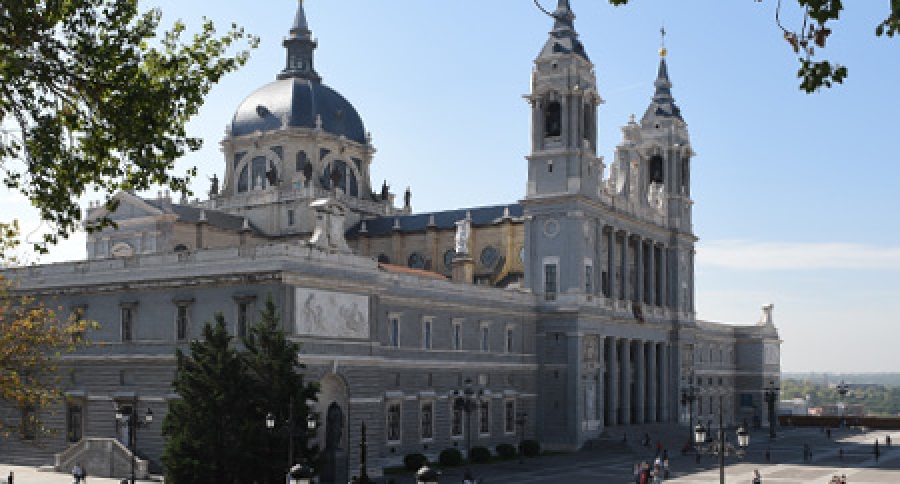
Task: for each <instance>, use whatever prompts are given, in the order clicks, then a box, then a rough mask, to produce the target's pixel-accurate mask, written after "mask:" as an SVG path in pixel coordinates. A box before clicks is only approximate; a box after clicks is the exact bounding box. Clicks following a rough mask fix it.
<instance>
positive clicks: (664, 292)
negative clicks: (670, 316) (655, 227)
mask: <svg viewBox="0 0 900 484" xmlns="http://www.w3.org/2000/svg"><path fill="white" fill-rule="evenodd" d="M603 236H604V238H605V241H604V243H605V245H606V247H607V251H606V255H607V258H608V260H607V261H606V267H607V277H606V284H605V285H604V287H603V292H604V296H606V297H608V298H611V299H619V300H625V301H633V302H639V303H642V304H647V305H650V306H658V307H665V308H677V307H679V298H678V286H679V284H678V280H679V277H680V278H681V279H684V278H686V277H688V276H689V273H690V272H691V269H690V267H686V268H685V269H686V270H687V271H688V274H681V275H679V274H678V271H679V264H678V251H677V249H674V248H671V247H667V246H666V245H665V244H663V243H660V242H657V241H655V240H652V239H648V238H644V237H642V236H640V235H638V234H633V233H630V232H628V231H625V230H617V229H615V228H613V227H611V226H607V227H604V229H603ZM688 263H689V262H688ZM687 287H689V288H690V287H693V284H692V283H691V282H689V281H688V284H687ZM685 296H686V297H685V298H684V301H683V302H682V304H681V305H687V306H688V307H684V308H682V309H685V310H691V309H692V305H693V302H692V301H693V295H692V294H686V295H685Z"/></svg>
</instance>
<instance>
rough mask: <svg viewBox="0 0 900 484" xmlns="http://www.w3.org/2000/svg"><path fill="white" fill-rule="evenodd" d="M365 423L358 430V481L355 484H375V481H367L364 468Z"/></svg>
mask: <svg viewBox="0 0 900 484" xmlns="http://www.w3.org/2000/svg"><path fill="white" fill-rule="evenodd" d="M367 448H368V444H367V443H366V422H365V421H363V422H362V424H361V425H360V429H359V479H357V480H356V481H355V482H356V484H375V481H373V480H372V479H369V470H368V469H367V468H366V449H367Z"/></svg>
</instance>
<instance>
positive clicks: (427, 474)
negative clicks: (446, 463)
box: [416, 463, 441, 484]
mask: <svg viewBox="0 0 900 484" xmlns="http://www.w3.org/2000/svg"><path fill="white" fill-rule="evenodd" d="M440 476H441V473H440V472H438V471H436V470H435V469H434V468H432V467H430V466H429V465H428V464H427V463H426V464H425V465H423V466H422V467H420V468H419V470H418V471H417V472H416V482H418V483H419V484H438V478H439V477H440Z"/></svg>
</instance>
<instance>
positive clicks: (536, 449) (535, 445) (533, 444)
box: [522, 440, 541, 457]
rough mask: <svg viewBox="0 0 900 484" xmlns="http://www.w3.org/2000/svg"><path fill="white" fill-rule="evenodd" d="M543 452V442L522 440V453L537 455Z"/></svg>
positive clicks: (531, 455) (527, 455) (529, 455)
mask: <svg viewBox="0 0 900 484" xmlns="http://www.w3.org/2000/svg"><path fill="white" fill-rule="evenodd" d="M540 453H541V443H540V442H538V441H537V440H526V441H523V442H522V454H524V455H525V456H526V457H536V456H538V455H539V454H540Z"/></svg>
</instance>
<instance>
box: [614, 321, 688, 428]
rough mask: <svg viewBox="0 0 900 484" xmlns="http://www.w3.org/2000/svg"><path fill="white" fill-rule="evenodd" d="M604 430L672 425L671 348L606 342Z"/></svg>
mask: <svg viewBox="0 0 900 484" xmlns="http://www.w3.org/2000/svg"><path fill="white" fill-rule="evenodd" d="M603 345H604V346H603V355H604V356H603V358H604V366H605V375H604V385H605V388H603V393H604V402H603V403H604V405H603V408H604V415H603V421H604V425H605V426H615V425H629V424H642V423H654V422H669V421H671V420H672V419H673V418H674V417H677V415H675V414H673V413H672V411H671V408H672V406H673V403H674V400H673V399H674V398H675V397H674V392H675V391H676V389H675V388H674V387H673V386H672V385H673V383H672V381H673V378H672V372H673V371H674V370H675V368H674V367H673V364H672V361H671V360H672V351H671V346H670V344H669V343H668V342H665V341H645V340H640V339H629V338H616V337H606V338H603Z"/></svg>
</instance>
